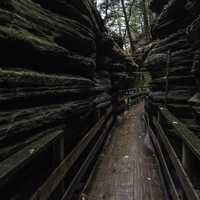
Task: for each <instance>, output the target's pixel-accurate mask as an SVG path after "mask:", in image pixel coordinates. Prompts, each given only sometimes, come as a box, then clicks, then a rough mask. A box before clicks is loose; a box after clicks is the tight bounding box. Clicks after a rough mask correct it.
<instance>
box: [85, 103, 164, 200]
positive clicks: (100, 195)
mask: <svg viewBox="0 0 200 200" xmlns="http://www.w3.org/2000/svg"><path fill="white" fill-rule="evenodd" d="M143 109H144V108H143V104H142V103H141V104H139V105H137V106H136V107H133V108H131V110H130V111H129V112H128V113H127V115H126V116H125V119H123V121H122V122H120V125H118V127H116V129H115V130H114V132H113V133H112V139H111V141H110V142H109V145H107V147H106V148H105V149H104V151H103V152H102V154H101V156H100V160H99V164H98V166H97V169H96V171H95V174H94V176H93V178H92V181H91V183H90V185H89V186H88V189H87V191H86V194H84V196H86V199H88V200H97V199H98V200H101V199H103V200H161V199H164V197H163V193H162V188H161V181H160V178H159V173H158V166H157V164H156V160H155V157H154V155H153V154H152V153H151V152H150V150H148V149H147V147H146V146H145V145H144V138H145V134H144V132H143V129H142V123H141V116H142V114H143Z"/></svg>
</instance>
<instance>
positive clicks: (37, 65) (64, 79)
mask: <svg viewBox="0 0 200 200" xmlns="http://www.w3.org/2000/svg"><path fill="white" fill-rule="evenodd" d="M118 39H119V38H118ZM117 42H118V41H116V42H115V41H114V39H113V38H112V37H111V36H110V35H109V34H108V32H107V30H106V28H105V27H104V25H103V21H102V19H101V17H100V15H99V14H98V12H97V11H96V8H95V7H94V6H93V3H92V1H89V0H79V1H74V0H70V1H66V0H53V1H51V0H45V1H44V0H6V1H0V44H1V45H0V54H1V59H0V160H1V161H3V160H5V159H6V158H8V157H9V156H11V155H13V154H14V153H15V152H17V151H19V150H20V149H22V148H24V147H25V146H26V145H28V144H30V143H31V142H33V141H36V140H38V139H40V137H41V136H43V135H45V134H48V133H49V131H48V130H51V131H50V132H52V130H53V131H56V130H58V129H57V128H56V127H59V129H62V130H69V131H64V134H66V138H67V139H69V142H68V143H69V144H67V145H68V146H69V148H68V150H70V148H72V147H73V144H74V143H76V142H77V141H78V140H80V138H81V137H82V136H83V134H84V133H85V132H86V130H88V128H90V127H91V126H92V125H94V123H96V122H97V120H98V117H99V113H101V115H103V114H104V113H105V109H106V108H108V107H109V106H111V105H112V104H113V106H114V105H115V104H114V103H113V102H115V101H117V99H116V93H117V92H118V91H119V90H120V89H124V88H126V87H128V86H130V87H133V85H130V81H131V82H133V84H134V80H135V76H134V74H132V73H131V72H132V71H135V69H136V64H134V63H133V61H131V60H130V59H129V58H128V57H126V55H125V54H124V52H123V51H122V49H121V48H120V47H119V45H118V44H117ZM118 43H119V42H118ZM113 109H117V108H113ZM97 116H98V117H97ZM77 125H78V126H77ZM72 141H74V143H73V142H72ZM5 199H6V198H5ZM18 199H20V196H19V198H18Z"/></svg>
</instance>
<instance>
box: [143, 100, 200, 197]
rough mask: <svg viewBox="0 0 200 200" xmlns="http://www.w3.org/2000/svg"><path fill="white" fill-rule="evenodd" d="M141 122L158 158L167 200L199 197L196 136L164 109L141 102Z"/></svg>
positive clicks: (199, 159)
mask: <svg viewBox="0 0 200 200" xmlns="http://www.w3.org/2000/svg"><path fill="white" fill-rule="evenodd" d="M145 110H146V112H145V117H144V119H145V124H146V130H147V131H148V133H149V134H150V137H151V139H152V143H153V146H154V148H155V152H156V155H157V158H158V161H159V166H160V171H161V174H162V177H163V179H162V180H163V183H164V187H165V196H166V199H168V200H199V199H200V198H199V189H200V137H199V136H197V135H195V134H194V133H193V132H192V131H190V130H189V129H188V128H187V127H186V126H185V125H184V124H183V123H181V122H180V121H179V120H178V119H177V118H176V117H175V116H174V115H173V114H172V113H171V112H170V111H169V110H168V109H167V108H165V107H163V106H161V105H158V104H154V103H152V102H151V101H150V100H148V99H146V101H145Z"/></svg>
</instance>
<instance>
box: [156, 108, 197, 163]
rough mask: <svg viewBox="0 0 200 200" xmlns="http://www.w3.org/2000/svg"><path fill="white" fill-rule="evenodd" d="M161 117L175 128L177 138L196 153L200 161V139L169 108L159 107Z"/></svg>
mask: <svg viewBox="0 0 200 200" xmlns="http://www.w3.org/2000/svg"><path fill="white" fill-rule="evenodd" d="M158 109H159V112H160V113H161V115H162V116H163V117H164V118H165V119H166V120H167V122H168V123H170V125H171V126H172V127H173V128H174V130H175V133H176V134H177V136H178V137H179V138H180V139H181V140H182V141H183V143H184V144H185V145H186V146H187V147H188V148H189V149H190V150H191V152H193V153H194V155H195V156H196V157H197V158H198V160H200V138H199V137H198V136H197V135H195V133H193V132H192V131H191V130H189V129H188V128H187V127H186V126H185V125H184V124H183V123H182V122H180V121H179V120H178V119H177V118H176V117H175V116H174V115H173V114H172V113H171V112H170V111H169V110H168V109H167V108H164V107H158Z"/></svg>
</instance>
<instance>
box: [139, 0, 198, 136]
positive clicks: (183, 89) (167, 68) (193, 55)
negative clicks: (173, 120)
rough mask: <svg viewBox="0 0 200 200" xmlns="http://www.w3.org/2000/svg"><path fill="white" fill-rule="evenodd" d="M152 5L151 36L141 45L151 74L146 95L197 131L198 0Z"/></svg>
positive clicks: (174, 0)
mask: <svg viewBox="0 0 200 200" xmlns="http://www.w3.org/2000/svg"><path fill="white" fill-rule="evenodd" d="M159 3H160V4H159ZM151 9H152V11H153V12H155V13H156V15H157V17H156V21H155V23H154V24H153V27H152V38H153V40H152V43H151V48H149V47H148V46H146V47H143V48H144V49H145V50H144V51H146V52H147V53H146V54H144V52H143V54H142V55H143V56H144V58H145V61H144V62H143V64H142V65H143V67H144V68H146V69H147V70H148V71H149V72H150V74H151V78H152V82H151V91H150V95H149V98H150V99H152V100H153V102H157V103H161V104H163V103H166V102H167V106H168V108H169V109H170V110H171V111H172V112H173V113H174V114H175V115H176V116H178V118H179V119H180V120H182V121H183V122H184V123H186V124H187V126H188V127H189V128H190V129H191V130H193V131H194V132H195V133H196V134H197V135H199V130H200V129H199V128H200V123H199V120H198V119H199V106H200V95H199V90H200V80H199V77H200V76H199V69H200V68H199V63H200V60H199V59H200V53H199V52H200V50H199V48H200V45H199V44H200V43H199V41H200V37H199V36H200V18H199V14H200V2H199V1H197V0H188V1H186V0H169V1H159V0H153V1H152V3H151ZM186 107H187V109H185V108H186Z"/></svg>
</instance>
